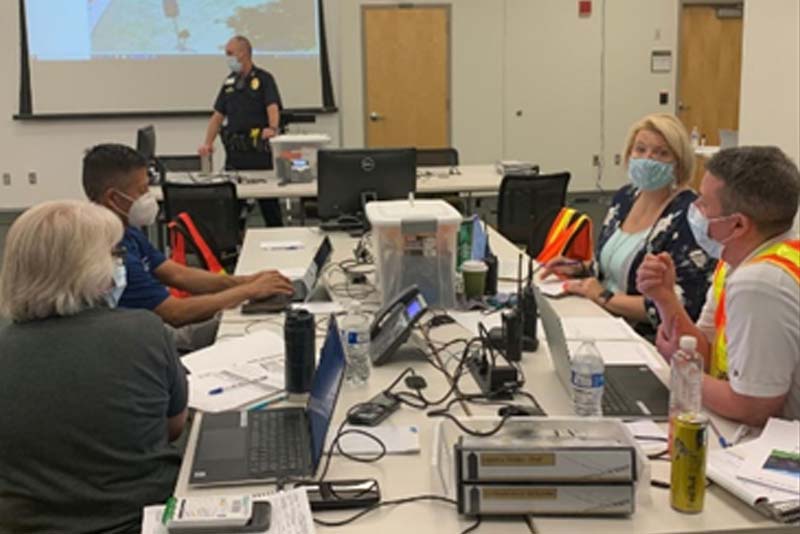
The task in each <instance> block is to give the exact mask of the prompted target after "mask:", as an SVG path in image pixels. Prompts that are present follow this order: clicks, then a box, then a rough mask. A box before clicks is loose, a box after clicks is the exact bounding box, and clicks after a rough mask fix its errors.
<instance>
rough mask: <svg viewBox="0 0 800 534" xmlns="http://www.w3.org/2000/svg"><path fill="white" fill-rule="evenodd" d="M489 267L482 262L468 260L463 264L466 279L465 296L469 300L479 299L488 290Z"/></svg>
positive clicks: (463, 273) (463, 274) (462, 272)
mask: <svg viewBox="0 0 800 534" xmlns="http://www.w3.org/2000/svg"><path fill="white" fill-rule="evenodd" d="M488 271H489V266H488V265H486V264H485V263H484V262H482V261H480V260H467V261H465V262H464V263H462V264H461V274H462V276H463V277H464V296H465V297H467V298H468V299H479V298H481V297H482V296H483V292H484V290H485V289H486V273H487V272H488Z"/></svg>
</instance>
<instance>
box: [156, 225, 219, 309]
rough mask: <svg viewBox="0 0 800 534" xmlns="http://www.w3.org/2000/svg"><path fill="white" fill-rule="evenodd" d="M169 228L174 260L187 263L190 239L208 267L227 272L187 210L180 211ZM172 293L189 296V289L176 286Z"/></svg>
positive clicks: (212, 270)
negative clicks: (187, 245) (187, 244)
mask: <svg viewBox="0 0 800 534" xmlns="http://www.w3.org/2000/svg"><path fill="white" fill-rule="evenodd" d="M167 228H169V241H170V248H171V249H172V254H171V255H170V259H171V260H172V261H174V262H176V263H179V264H181V265H186V242H187V241H190V242H191V243H192V244H193V245H194V248H195V249H196V250H197V252H198V253H199V254H200V256H201V258H202V260H203V263H204V264H205V266H206V269H208V270H209V271H211V272H212V273H216V274H227V273H226V272H225V269H224V268H223V267H222V264H220V262H219V260H218V259H217V257H216V255H215V254H214V252H213V251H212V250H211V247H210V246H209V245H208V243H207V242H206V240H205V239H204V238H203V235H202V234H201V233H200V231H199V230H198V229H197V226H195V224H194V221H193V220H192V218H191V216H189V214H188V213H186V212H185V211H183V212H181V213H179V214H178V215H177V216H176V217H175V218H174V219H173V220H172V221H170V222H169V224H167ZM170 293H171V294H172V296H173V297H178V298H183V297H188V296H189V293H188V292H187V291H182V290H180V289H177V288H174V287H173V288H170Z"/></svg>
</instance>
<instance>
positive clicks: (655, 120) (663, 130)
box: [623, 113, 694, 185]
mask: <svg viewBox="0 0 800 534" xmlns="http://www.w3.org/2000/svg"><path fill="white" fill-rule="evenodd" d="M641 130H648V131H650V132H653V133H657V134H659V135H660V136H661V137H663V138H664V141H666V142H667V146H669V149H670V150H671V151H672V155H673V156H675V182H676V183H677V184H678V185H684V184H686V183H689V181H690V180H691V179H692V176H693V174H694V150H692V143H691V142H690V141H689V134H688V133H687V132H686V128H684V127H683V124H682V123H681V121H680V120H678V117H676V116H675V115H672V114H669V113H653V114H651V115H646V116H644V117H642V118H641V119H639V120H638V121H636V122H635V123H634V124H633V126H631V129H630V130H629V131H628V137H627V138H626V139H625V150H624V152H623V153H624V154H625V165H626V166H627V165H628V160H629V159H630V157H631V150H632V149H633V141H634V140H635V139H636V134H638V133H639V132H640V131H641Z"/></svg>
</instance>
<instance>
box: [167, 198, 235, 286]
mask: <svg viewBox="0 0 800 534" xmlns="http://www.w3.org/2000/svg"><path fill="white" fill-rule="evenodd" d="M161 191H162V192H163V195H164V216H165V218H166V220H167V221H171V220H172V219H174V218H175V216H176V215H178V214H179V213H181V212H183V211H185V212H187V213H188V214H189V215H190V216H191V217H192V219H193V220H194V222H195V224H196V225H198V226H199V227H200V229H201V231H205V232H207V233H208V236H207V237H208V238H210V239H211V240H212V241H213V243H214V245H215V246H216V247H217V249H218V250H219V255H220V258H219V261H220V263H221V264H222V266H223V267H225V270H226V271H227V272H229V273H232V272H233V270H234V268H235V267H236V261H237V260H238V258H239V250H240V247H241V245H242V228H241V225H240V218H239V213H240V208H239V197H238V196H237V194H236V184H234V183H233V182H213V183H201V184H184V183H171V182H163V183H162V184H161Z"/></svg>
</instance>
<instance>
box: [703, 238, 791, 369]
mask: <svg viewBox="0 0 800 534" xmlns="http://www.w3.org/2000/svg"><path fill="white" fill-rule="evenodd" d="M761 262H767V263H771V264H773V265H776V266H778V267H780V268H781V269H783V270H784V271H786V272H787V273H788V274H789V275H790V276H791V277H792V278H794V281H795V282H797V284H798V285H800V239H793V240H788V241H782V242H780V243H775V244H774V245H770V246H769V247H767V248H765V249H764V250H762V251H760V252H759V253H758V254H756V255H755V256H754V257H753V258H751V259H750V260H748V261H747V263H761ZM727 274H728V264H727V263H725V262H723V261H720V262H719V263H718V264H717V269H716V270H715V271H714V281H713V283H712V287H713V290H714V303H715V304H716V311H715V313H714V326H715V328H716V333H715V335H714V344H713V346H712V352H711V368H710V369H709V371H708V373H709V374H710V375H711V376H713V377H715V378H727V376H728V347H727V339H726V337H725V324H726V316H725V279H726V276H727Z"/></svg>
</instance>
